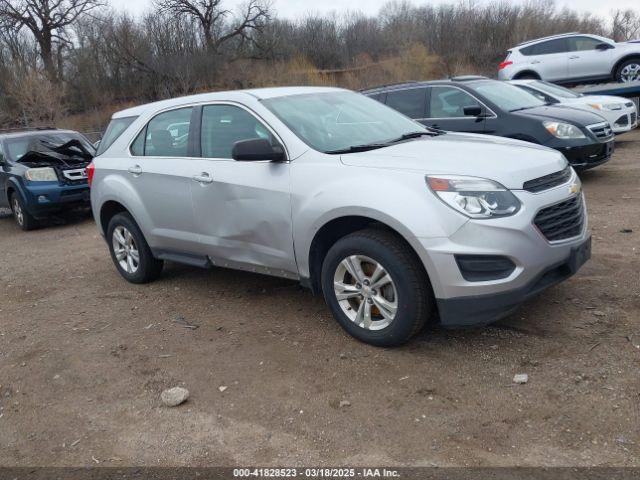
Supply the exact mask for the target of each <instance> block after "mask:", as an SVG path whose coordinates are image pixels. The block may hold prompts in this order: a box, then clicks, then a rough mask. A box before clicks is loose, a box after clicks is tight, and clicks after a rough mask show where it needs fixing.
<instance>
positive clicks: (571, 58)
mask: <svg viewBox="0 0 640 480" xmlns="http://www.w3.org/2000/svg"><path fill="white" fill-rule="evenodd" d="M578 58H580V56H579V55H572V56H571V57H569V60H576V59H578Z"/></svg>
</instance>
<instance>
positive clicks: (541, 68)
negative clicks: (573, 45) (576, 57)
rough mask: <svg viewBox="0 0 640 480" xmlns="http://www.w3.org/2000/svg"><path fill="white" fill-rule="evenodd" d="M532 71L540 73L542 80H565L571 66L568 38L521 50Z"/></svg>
mask: <svg viewBox="0 0 640 480" xmlns="http://www.w3.org/2000/svg"><path fill="white" fill-rule="evenodd" d="M520 53H521V54H522V55H524V56H525V58H526V59H527V60H528V63H529V65H530V66H531V70H533V71H535V72H538V73H539V74H540V76H541V78H542V80H548V81H554V80H565V79H566V78H567V69H568V65H569V43H568V41H567V39H566V38H556V39H553V40H547V41H544V42H540V43H536V44H534V45H530V46H528V47H524V48H522V49H520Z"/></svg>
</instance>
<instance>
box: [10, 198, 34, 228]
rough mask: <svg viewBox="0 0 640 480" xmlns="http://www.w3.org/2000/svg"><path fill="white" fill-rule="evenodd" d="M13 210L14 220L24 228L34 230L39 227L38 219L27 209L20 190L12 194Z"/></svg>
mask: <svg viewBox="0 0 640 480" xmlns="http://www.w3.org/2000/svg"><path fill="white" fill-rule="evenodd" d="M11 211H12V212H13V218H14V220H15V221H16V223H17V224H18V226H19V227H20V228H21V229H22V230H25V231H28V230H34V229H36V228H38V227H39V225H40V224H39V223H38V220H36V219H35V217H33V215H31V214H30V213H29V212H28V211H27V209H26V208H25V206H24V202H23V201H22V198H20V194H19V193H18V192H14V193H12V194H11Z"/></svg>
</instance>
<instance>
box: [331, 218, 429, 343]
mask: <svg viewBox="0 0 640 480" xmlns="http://www.w3.org/2000/svg"><path fill="white" fill-rule="evenodd" d="M349 260H351V263H350V265H351V267H352V268H351V270H352V271H357V270H354V268H353V265H360V267H361V269H360V272H359V273H360V280H362V281H360V280H358V279H357V278H356V276H354V275H352V274H351V273H349V268H347V266H348V265H349ZM376 264H377V265H378V266H379V267H381V268H382V269H383V271H384V272H386V273H387V274H388V276H389V277H390V279H391V282H387V283H384V282H383V283H379V282H380V280H378V281H377V282H376V281H375V280H376V278H377V277H379V274H378V275H376V273H375V268H376ZM362 274H364V275H362ZM321 275H322V278H321V281H322V291H323V294H324V298H325V301H326V302H327V305H328V306H329V308H330V309H331V312H332V313H333V316H334V317H335V318H336V320H337V321H338V323H339V324H340V325H341V326H342V328H344V329H345V330H346V331H347V332H348V333H349V334H350V335H352V336H353V337H355V338H357V339H358V340H361V341H363V342H365V343H369V344H371V345H375V346H379V347H394V346H398V345H402V344H404V343H406V342H407V341H409V340H410V339H411V338H412V337H413V336H414V335H415V334H416V333H418V332H419V331H420V330H421V329H422V328H423V327H424V325H425V324H426V322H427V321H428V320H430V319H432V318H433V317H434V314H435V309H434V300H433V294H432V291H431V286H430V284H429V279H428V278H427V275H426V273H425V272H424V270H423V268H422V267H421V262H420V260H419V259H418V258H417V256H416V255H415V253H414V252H413V251H412V250H411V248H410V247H409V246H408V245H407V244H406V243H405V242H404V240H403V239H401V238H400V237H398V236H397V235H395V234H394V233H392V232H388V231H386V230H381V229H365V230H361V231H358V232H355V233H352V234H350V235H347V236H346V237H343V238H341V239H340V240H338V241H337V242H336V243H335V244H334V245H333V246H332V247H331V249H329V252H328V253H327V255H326V257H325V259H324V262H323V265H322V274H321ZM382 278H386V277H384V276H382ZM336 280H337V281H338V285H340V286H339V287H335V286H334V284H335V282H336ZM367 282H368V283H369V284H367ZM376 283H378V285H376ZM358 287H360V288H358ZM377 288H379V290H376V289H377ZM337 290H340V291H341V292H342V294H343V295H345V296H349V298H347V299H343V298H341V299H340V300H339V299H338V293H340V292H338V291H337ZM383 306H384V307H383ZM394 308H395V310H394ZM367 309H368V311H369V317H367V316H366V312H367ZM367 325H368V328H366V326H367Z"/></svg>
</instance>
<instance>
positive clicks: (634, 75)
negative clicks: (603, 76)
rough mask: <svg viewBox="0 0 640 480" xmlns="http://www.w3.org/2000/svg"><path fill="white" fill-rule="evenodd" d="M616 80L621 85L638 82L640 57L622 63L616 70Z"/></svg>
mask: <svg viewBox="0 0 640 480" xmlns="http://www.w3.org/2000/svg"><path fill="white" fill-rule="evenodd" d="M616 80H617V81H619V82H623V83H628V82H637V81H640V57H638V58H631V59H629V60H626V61H625V62H622V64H621V65H620V66H619V67H618V69H617V70H616Z"/></svg>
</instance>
